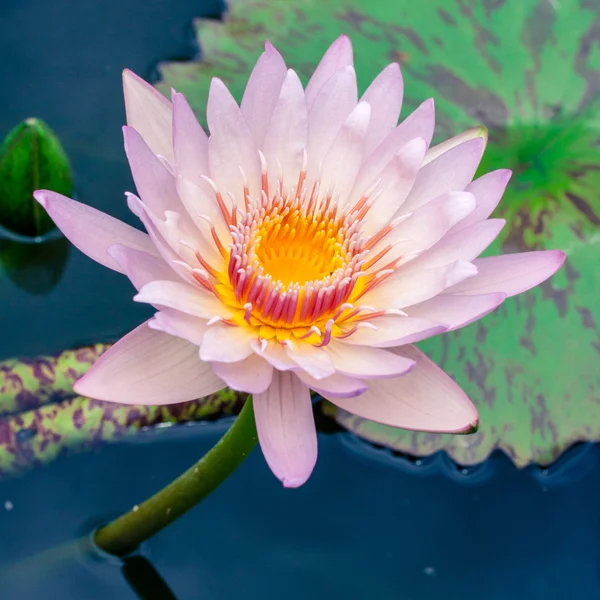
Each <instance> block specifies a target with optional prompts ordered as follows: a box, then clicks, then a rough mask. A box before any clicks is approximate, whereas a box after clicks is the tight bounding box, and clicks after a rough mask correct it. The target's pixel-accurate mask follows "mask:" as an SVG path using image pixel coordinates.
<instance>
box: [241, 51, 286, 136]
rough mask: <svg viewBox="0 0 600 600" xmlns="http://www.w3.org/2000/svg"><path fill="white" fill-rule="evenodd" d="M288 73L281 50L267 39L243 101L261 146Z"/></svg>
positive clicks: (250, 125)
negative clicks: (278, 50)
mask: <svg viewBox="0 0 600 600" xmlns="http://www.w3.org/2000/svg"><path fill="white" fill-rule="evenodd" d="M285 74H286V67H285V62H284V61H283V58H281V54H279V52H277V50H276V49H275V48H274V47H273V46H272V45H271V44H270V43H269V42H266V43H265V51H264V52H263V53H262V54H261V55H260V57H259V59H258V61H257V62H256V65H255V67H254V69H253V70H252V73H251V74H250V78H249V79H248V83H247V85H246V90H245V92H244V96H243V98H242V103H241V111H242V114H243V115H244V117H245V119H246V122H247V123H248V127H249V128H250V131H251V132H252V136H253V137H254V142H255V143H256V145H257V146H258V147H259V148H260V147H261V146H262V143H263V140H264V139H265V133H266V131H267V129H268V127H269V122H270V120H271V116H272V114H273V109H274V108H275V105H276V104H277V99H278V98H279V91H280V90H281V86H282V84H283V80H284V79H285Z"/></svg>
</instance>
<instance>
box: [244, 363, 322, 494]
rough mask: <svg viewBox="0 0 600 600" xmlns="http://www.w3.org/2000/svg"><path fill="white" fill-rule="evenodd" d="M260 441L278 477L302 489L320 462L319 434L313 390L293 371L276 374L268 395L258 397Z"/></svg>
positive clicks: (260, 394)
mask: <svg viewBox="0 0 600 600" xmlns="http://www.w3.org/2000/svg"><path fill="white" fill-rule="evenodd" d="M253 401H254V415H255V418H256V429H257V431H258V439H259V441H260V446H261V449H262V451H263V454H264V456H265V459H266V461H267V463H268V465H269V467H270V468H271V471H273V473H274V475H275V476H276V477H277V478H278V479H280V480H281V482H282V483H283V485H284V486H285V487H291V488H293V487H299V486H301V485H302V484H303V483H304V482H305V481H306V480H307V479H308V478H309V476H310V474H311V473H312V470H313V468H314V466H315V463H316V462H317V432H316V429H315V423H314V418H313V412H312V403H311V400H310V391H309V389H308V388H307V387H306V386H305V385H304V384H303V383H302V382H301V381H300V380H299V379H298V378H297V377H296V376H295V375H294V374H293V373H290V372H289V371H286V372H279V371H275V373H274V374H273V383H272V384H271V386H270V387H269V388H268V389H267V391H265V392H263V393H259V394H254V396H253Z"/></svg>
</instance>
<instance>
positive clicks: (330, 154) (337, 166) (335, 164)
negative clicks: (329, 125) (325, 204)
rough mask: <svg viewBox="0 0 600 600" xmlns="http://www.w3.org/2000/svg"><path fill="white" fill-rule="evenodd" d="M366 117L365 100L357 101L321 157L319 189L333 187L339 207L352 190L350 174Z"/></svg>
mask: <svg viewBox="0 0 600 600" xmlns="http://www.w3.org/2000/svg"><path fill="white" fill-rule="evenodd" d="M370 118H371V107H370V106H369V105H368V104H367V103H366V102H360V103H359V104H357V105H356V108H355V109H354V110H353V111H352V112H351V113H350V114H349V115H348V118H347V119H346V120H345V121H344V123H343V125H342V127H341V129H340V131H339V133H338V134H337V136H336V138H335V140H333V143H332V144H331V147H330V148H329V150H328V151H327V154H326V155H325V157H324V159H323V175H322V177H321V188H322V190H323V191H327V190H329V189H330V188H331V187H332V186H333V188H332V189H333V193H334V195H339V196H340V205H341V206H344V200H346V198H347V194H348V192H349V191H350V190H351V189H352V184H353V183H354V177H355V176H356V172H357V171H358V168H359V167H360V164H361V162H362V157H363V149H364V139H365V134H366V133H367V127H368V126H369V119H370Z"/></svg>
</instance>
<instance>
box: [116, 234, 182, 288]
mask: <svg viewBox="0 0 600 600" xmlns="http://www.w3.org/2000/svg"><path fill="white" fill-rule="evenodd" d="M107 252H108V254H109V256H110V257H111V258H113V259H114V261H115V262H116V263H117V264H118V265H119V266H120V267H121V272H122V273H125V275H127V277H129V279H130V281H131V283H133V285H134V287H135V288H136V289H137V290H140V289H141V288H143V287H144V286H145V285H146V284H147V283H150V282H151V281H181V278H180V277H179V276H178V275H177V273H175V271H173V269H172V268H171V267H170V266H169V265H168V264H167V263H166V262H165V261H164V260H163V259H162V258H158V257H156V256H154V255H153V254H148V252H143V251H142V250H134V249H133V248H128V247H127V246H121V245H120V244H115V245H114V246H110V247H109V248H108V250H107Z"/></svg>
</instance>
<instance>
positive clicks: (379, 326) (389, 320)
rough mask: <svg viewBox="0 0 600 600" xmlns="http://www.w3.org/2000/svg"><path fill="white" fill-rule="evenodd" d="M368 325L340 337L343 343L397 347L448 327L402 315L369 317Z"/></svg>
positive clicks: (412, 342) (441, 331)
mask: <svg viewBox="0 0 600 600" xmlns="http://www.w3.org/2000/svg"><path fill="white" fill-rule="evenodd" d="M366 325H371V326H373V327H375V328H376V329H372V328H371V327H367V326H363V327H360V328H359V329H357V330H356V331H355V332H354V333H353V334H352V335H349V336H348V337H346V338H343V339H340V342H341V343H344V344H352V345H358V346H373V347H374V348H395V347H396V346H403V345H405V344H414V343H416V342H420V341H421V340H424V339H425V338H428V337H431V336H432V335H438V334H439V333H443V332H444V331H446V330H447V329H448V327H447V326H446V325H444V324H442V323H439V322H437V323H436V322H435V320H429V319H419V318H410V317H404V316H400V315H382V316H379V317H375V318H373V319H369V320H368V321H366Z"/></svg>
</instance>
